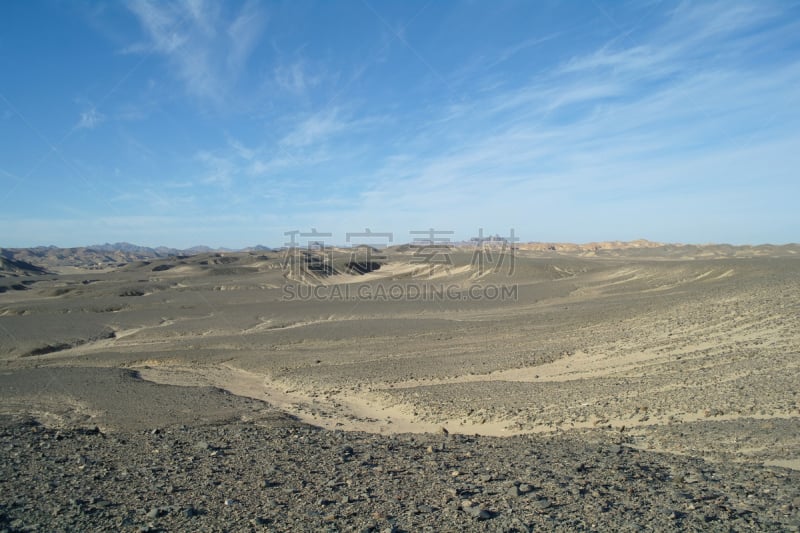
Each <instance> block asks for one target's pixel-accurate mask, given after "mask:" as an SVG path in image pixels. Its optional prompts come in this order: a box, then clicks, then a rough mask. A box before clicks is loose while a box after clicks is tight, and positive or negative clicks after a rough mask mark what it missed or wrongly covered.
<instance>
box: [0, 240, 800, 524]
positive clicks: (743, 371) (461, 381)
mask: <svg viewBox="0 0 800 533" xmlns="http://www.w3.org/2000/svg"><path fill="white" fill-rule="evenodd" d="M362 251H364V250H362ZM140 252H141V251H137V252H136V253H135V254H133V255H132V254H131V253H127V254H126V253H121V252H117V253H113V254H110V253H106V252H104V251H102V250H101V251H98V250H94V251H87V250H86V249H81V250H77V251H76V250H72V251H64V250H53V249H39V250H4V251H2V254H1V255H2V265H0V267H1V269H0V275H2V277H0V364H1V365H2V366H0V384H1V386H0V395H1V396H2V403H0V487H1V490H0V494H2V497H1V498H0V529H4V530H7V531H74V530H131V531H161V530H165V531H166V530H187V531H188V530H191V531H247V530H254V531H256V530H273V531H300V530H314V531H462V530H477V531H534V530H541V529H546V530H563V531H573V530H587V531H661V530H676V531H677V530H680V531H684V530H714V531H731V530H733V531H760V530H769V531H797V530H800V471H798V469H800V431H799V430H798V427H800V426H798V421H800V405H798V401H800V398H799V397H798V394H799V393H800V246H797V245H787V246H759V247H734V246H720V245H706V246H680V245H658V244H655V243H647V242H640V243H593V244H592V245H582V246H580V245H561V244H521V245H519V246H518V249H516V250H514V251H513V254H510V255H513V261H511V260H510V257H507V258H506V262H505V263H500V264H498V262H497V258H498V254H497V253H495V255H494V256H493V259H494V260H495V261H494V264H493V265H491V266H490V267H486V265H483V264H480V263H478V262H476V253H475V251H474V250H471V249H470V248H469V247H468V246H460V247H453V248H447V249H446V250H445V251H444V252H443V253H446V255H447V261H442V262H437V263H436V264H430V265H429V264H420V261H419V260H418V259H419V256H418V254H417V251H415V250H414V249H413V247H408V246H397V247H392V248H389V249H385V250H380V251H377V250H373V251H372V252H374V255H371V256H370V259H369V261H362V260H361V259H357V260H354V259H353V255H352V250H350V251H348V250H345V249H339V250H333V252H332V254H331V256H330V261H329V262H326V263H325V264H323V265H322V266H320V265H319V264H318V263H315V262H313V261H311V259H313V257H311V258H310V256H309V254H304V253H301V252H299V251H295V253H294V254H288V255H287V252H285V251H270V250H261V249H259V250H251V251H246V252H214V251H204V250H201V251H200V253H195V254H194V255H180V254H174V253H172V252H171V253H170V254H167V253H164V254H151V255H147V254H144V255H142V253H140ZM137 254H138V255H137ZM298 265H299V266H298ZM293 266H298V268H299V269H297V270H294V269H293V268H292V267H293ZM495 267H496V268H495ZM512 267H513V268H512Z"/></svg>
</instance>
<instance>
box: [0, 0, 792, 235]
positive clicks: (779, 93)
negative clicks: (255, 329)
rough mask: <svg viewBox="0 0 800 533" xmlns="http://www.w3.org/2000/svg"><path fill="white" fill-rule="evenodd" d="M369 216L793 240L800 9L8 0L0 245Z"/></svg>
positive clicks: (413, 227)
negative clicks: (20, 0) (12, 0)
mask: <svg viewBox="0 0 800 533" xmlns="http://www.w3.org/2000/svg"><path fill="white" fill-rule="evenodd" d="M367 229H369V230H370V231H372V232H375V233H378V232H381V233H391V234H392V242H393V243H395V244H396V243H402V242H410V241H412V240H413V239H414V238H415V237H418V235H419V234H414V233H411V232H413V231H428V230H430V229H434V230H435V231H436V232H439V231H443V232H452V233H442V234H439V233H437V235H441V236H446V237H443V238H451V239H453V240H466V239H469V238H471V237H475V236H477V235H478V234H479V231H481V230H482V231H483V233H484V235H489V234H498V235H502V236H509V235H510V233H511V231H512V230H513V231H514V235H515V236H516V237H517V238H519V239H520V240H521V241H523V242H527V241H548V242H589V241H600V240H633V239H638V238H645V239H649V240H653V241H659V242H684V243H710V242H716V243H733V244H758V243H775V244H780V243H787V242H798V241H800V4H798V3H797V2H772V1H769V0H763V1H761V0H759V1H755V2H736V1H727V0H726V1H721V2H714V1H699V2H677V1H669V2H659V1H631V2H619V1H604V0H588V1H585V2H584V1H573V0H569V1H564V2H559V1H551V0H540V1H536V2H530V1H527V0H525V1H502V0H501V1H492V2H488V1H464V2H457V1H450V0H442V1H439V0H430V1H412V0H409V1H394V0H393V1H386V0H381V1H379V0H341V1H334V2H330V1H318V2H311V1H303V0H299V1H296V0H293V1H286V2H280V1H274V2H272V1H271V2H255V1H246V2H217V1H208V2H205V1H203V0H187V1H179V2H161V1H158V2H155V1H154V2H150V1H131V2H100V1H97V2H87V1H79V0H76V1H69V2H64V1H57V0H48V1H37V0H32V1H25V2H3V3H2V5H0V246H3V247H25V246H39V245H57V246H82V245H88V244H96V243H105V242H122V241H124V242H131V243H135V244H139V245H145V246H159V245H164V246H171V247H177V248H186V247H189V246H193V245H198V244H204V245H209V246H226V247H233V248H239V247H245V246H251V245H255V244H262V245H267V246H282V245H284V244H286V243H287V242H290V241H289V239H290V237H288V236H287V234H288V233H289V232H296V231H300V232H305V233H309V232H312V231H313V230H316V231H317V232H318V233H326V234H330V235H326V236H324V237H319V238H317V240H322V241H324V242H326V243H330V244H345V243H346V235H347V233H355V232H364V231H365V230H367ZM355 240H357V239H354V240H353V241H351V242H355ZM386 240H387V239H386V238H384V239H383V240H381V239H377V240H375V241H370V240H369V239H368V238H362V242H371V243H373V244H376V245H380V244H384V243H386ZM301 244H302V241H301Z"/></svg>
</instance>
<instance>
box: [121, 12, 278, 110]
mask: <svg viewBox="0 0 800 533" xmlns="http://www.w3.org/2000/svg"><path fill="white" fill-rule="evenodd" d="M223 7H224V6H223V5H222V4H219V3H216V2H205V1H203V0H185V1H183V2H177V3H162V2H154V1H151V0H138V1H135V2H132V3H130V4H129V8H130V10H131V12H132V13H133V14H134V15H135V16H136V18H137V19H138V20H139V23H140V24H141V26H142V28H143V29H144V31H145V34H146V36H147V38H146V40H145V41H143V42H137V43H134V44H133V45H130V46H129V47H128V48H127V49H126V51H128V52H132V53H154V54H158V55H161V56H163V57H165V58H166V59H167V61H168V62H169V64H170V66H171V68H173V69H174V72H175V74H176V76H177V77H178V78H179V80H180V81H181V82H182V83H183V84H184V86H185V89H186V90H187V92H188V93H189V94H191V95H192V96H196V97H200V98H205V99H211V100H215V101H217V102H221V101H224V100H225V99H226V98H228V97H229V96H230V95H229V91H230V90H231V88H232V87H233V86H235V85H236V83H237V81H238V79H239V77H240V75H241V74H242V72H243V70H244V67H245V66H246V64H247V62H248V60H249V59H250V56H251V54H252V52H253V49H254V48H255V46H256V45H257V44H258V40H259V38H260V36H261V33H262V30H263V29H264V26H265V24H266V22H267V17H266V14H265V13H264V12H263V10H262V9H260V7H259V6H258V5H257V4H255V3H253V2H247V3H245V4H244V5H243V6H242V7H241V9H239V10H238V12H236V13H234V14H233V15H232V16H228V15H227V13H226V12H225V10H224V9H223Z"/></svg>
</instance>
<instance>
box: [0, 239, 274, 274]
mask: <svg viewBox="0 0 800 533" xmlns="http://www.w3.org/2000/svg"><path fill="white" fill-rule="evenodd" d="M270 250H271V248H269V247H267V246H261V245H257V246H251V247H248V248H243V249H240V250H234V249H230V248H210V247H208V246H193V247H191V248H186V249H183V250H181V249H178V248H167V247H165V246H159V247H157V248H150V247H148V246H138V245H136V244H131V243H128V242H118V243H114V244H110V243H105V244H93V245H91V246H80V247H76V248H59V247H57V246H36V247H33V248H0V258H2V260H3V261H2V262H0V273H5V274H21V273H23V272H26V271H27V272H29V273H31V274H36V273H42V272H38V271H35V270H30V269H26V268H20V267H13V265H14V264H15V263H14V262H16V263H24V264H28V265H30V266H31V267H34V268H38V269H39V270H40V271H46V269H50V268H54V267H68V266H73V267H80V268H106V267H109V266H114V265H122V264H125V263H130V262H132V261H147V260H152V259H160V258H165V257H178V256H190V255H198V254H207V253H233V252H268V251H270ZM37 265H40V266H37ZM12 267H13V268H12Z"/></svg>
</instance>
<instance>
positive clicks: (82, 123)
mask: <svg viewBox="0 0 800 533" xmlns="http://www.w3.org/2000/svg"><path fill="white" fill-rule="evenodd" d="M105 119H106V117H105V115H103V114H102V113H100V112H99V111H97V109H94V108H92V109H89V110H88V111H84V112H82V113H81V118H80V119H79V120H78V124H77V125H76V128H78V129H87V130H91V129H94V128H96V127H97V126H99V125H100V124H101V123H102V122H103V121H104V120H105Z"/></svg>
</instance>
